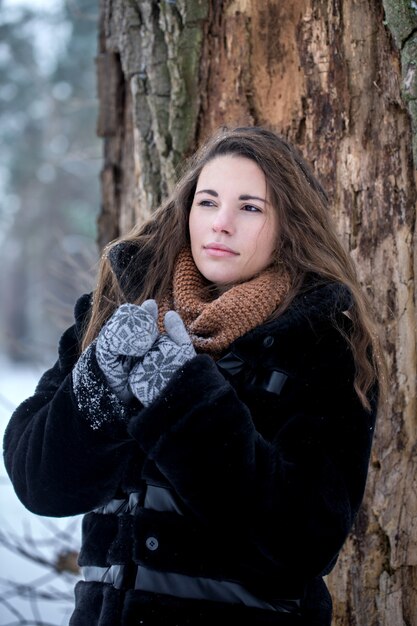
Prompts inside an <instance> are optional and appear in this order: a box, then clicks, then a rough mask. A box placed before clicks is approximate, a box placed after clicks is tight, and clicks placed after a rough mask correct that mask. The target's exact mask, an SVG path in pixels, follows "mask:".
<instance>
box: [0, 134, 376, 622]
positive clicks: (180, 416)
mask: <svg viewBox="0 0 417 626" xmlns="http://www.w3.org/2000/svg"><path fill="white" fill-rule="evenodd" d="M380 356H381V355H380V347H379V344H378V340H377V338H376V334H375V332H374V329H373V324H372V318H371V315H370V313H369V307H368V305H367V302H366V300H365V297H364V295H363V294H362V291H361V288H360V285H359V282H358V279H357V277H356V273H355V269H354V267H353V264H352V261H351V260H350V258H349V256H348V255H347V253H346V252H345V251H344V249H343V247H342V245H341V243H340V242H339V240H338V238H337V236H336V234H335V230H334V226H333V225H332V223H331V220H330V216H329V213H328V209H327V199H326V195H325V193H324V191H323V189H322V187H321V186H320V184H319V183H318V181H317V180H316V179H315V177H314V176H313V175H312V173H311V171H310V169H309V168H308V166H307V165H306V163H305V162H304V160H303V159H302V158H301V157H300V156H299V154H298V152H297V151H296V150H295V149H294V147H292V146H291V145H290V144H288V143H287V142H286V141H285V140H284V139H282V138H280V137H279V136H277V135H276V134H275V133H273V132H271V131H270V130H268V129H265V128H237V129H232V130H223V131H221V132H220V133H218V134H217V135H215V136H214V137H212V138H211V139H209V140H208V141H207V142H206V144H204V145H203V146H202V147H201V148H200V150H199V151H198V152H197V153H196V154H195V155H194V157H193V158H192V159H191V161H190V163H189V164H188V166H187V170H186V172H185V174H184V175H183V176H182V178H181V180H180V181H179V183H178V185H177V187H176V189H175V191H174V193H173V195H172V197H171V198H170V199H169V200H168V201H167V202H166V204H164V205H163V206H162V207H161V208H160V209H159V210H158V211H156V213H155V214H154V216H153V217H152V218H151V219H150V221H149V222H148V223H146V224H145V225H144V226H142V227H140V228H136V229H134V230H133V231H132V233H131V234H130V235H129V236H128V237H126V238H124V239H122V240H120V241H116V242H113V244H112V245H110V246H109V247H108V248H107V250H106V251H105V254H104V256H103V259H102V263H101V269H100V273H99V280H98V284H97V288H96V289H95V290H94V293H93V294H92V297H91V296H90V295H86V296H83V297H82V298H81V299H80V300H79V302H78V303H77V306H76V309H75V325H74V326H72V327H71V328H70V329H69V330H67V331H66V333H64V335H63V337H62V339H61V342H60V346H59V359H58V361H57V363H56V364H55V365H54V367H53V368H52V369H50V370H49V371H47V372H46V373H45V374H44V376H43V377H42V379H41V380H40V382H39V385H38V387H37V389H36V392H35V394H34V396H33V397H31V398H29V399H28V400H26V401H25V402H23V404H22V405H21V406H20V407H19V408H18V409H17V410H16V412H15V413H14V415H13V416H12V418H11V421H10V423H9V425H8V428H7V431H6V434H5V462H6V467H7V469H8V472H9V474H10V476H11V479H12V481H13V484H14V486H15V489H16V492H17V494H18V496H19V498H20V499H21V500H22V502H23V503H24V504H25V506H26V507H27V508H28V509H30V510H31V511H33V512H35V513H38V514H41V515H54V516H69V515H76V514H80V513H86V515H85V517H84V520H83V545H82V549H81V552H80V556H79V562H80V565H81V567H82V570H83V574H84V580H83V581H81V582H79V583H78V584H77V586H76V607H75V610H74V613H73V615H72V618H71V622H70V624H71V626H81V625H82V626H84V625H85V626H87V625H88V626H93V625H99V626H107V625H110V624H111V625H115V624H123V625H128V624H129V625H130V624H143V625H145V626H147V625H148V626H153V625H155V626H156V625H158V626H161V625H165V624H166V625H169V626H174V625H176V626H186V625H190V626H202V625H205V626H208V625H209V624H210V625H212V624H213V622H214V620H215V619H217V618H219V619H220V620H222V619H223V620H224V619H230V620H231V621H232V620H238V623H239V620H240V619H243V618H245V619H249V620H250V623H253V624H257V625H258V624H259V625H263V624H277V625H281V624H294V625H297V624H300V625H301V624H303V625H304V626H305V625H308V626H312V625H314V624H317V625H320V626H325V625H329V624H330V622H331V599H330V596H329V593H328V591H327V588H326V586H325V584H324V582H323V576H325V575H327V574H328V573H329V572H330V571H331V570H332V568H333V567H334V565H335V563H336V560H337V557H338V553H339V551H340V549H341V548H342V546H343V544H344V542H345V540H346V537H347V535H348V533H349V532H350V530H351V528H352V524H353V522H354V519H355V516H356V513H357V511H358V508H359V506H360V504H361V501H362V498H363V494H364V488H365V482H366V476H367V471H368V463H369V455H370V449H371V443H372V436H373V430H374V425H375V416H376V409H377V396H378V395H380V392H381V377H382V373H381V365H380V364H381V358H380Z"/></svg>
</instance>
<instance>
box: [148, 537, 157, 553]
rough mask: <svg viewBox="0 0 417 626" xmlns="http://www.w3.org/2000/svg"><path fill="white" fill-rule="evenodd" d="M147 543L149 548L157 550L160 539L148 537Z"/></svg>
mask: <svg viewBox="0 0 417 626" xmlns="http://www.w3.org/2000/svg"><path fill="white" fill-rule="evenodd" d="M145 545H146V547H147V548H148V550H157V549H158V546H159V541H158V539H157V538H156V537H148V538H147V540H146V541H145Z"/></svg>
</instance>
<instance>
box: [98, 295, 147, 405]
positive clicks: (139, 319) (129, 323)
mask: <svg viewBox="0 0 417 626" xmlns="http://www.w3.org/2000/svg"><path fill="white" fill-rule="evenodd" d="M157 315H158V309H157V304H156V302H155V300H146V301H145V302H144V303H143V304H142V306H137V305H136V304H122V305H121V306H120V307H119V308H118V309H117V310H116V311H115V312H114V313H113V315H112V316H111V317H110V319H109V320H108V321H107V322H106V324H105V325H104V326H103V328H102V329H101V331H100V333H99V335H98V337H97V343H96V358H97V362H98V364H99V366H100V368H101V370H102V372H103V373H104V375H105V376H106V379H107V382H108V384H109V386H110V388H111V389H112V391H113V392H114V393H115V394H116V395H117V396H118V398H120V400H123V401H124V402H128V401H129V400H131V399H132V397H133V395H132V392H131V390H130V386H129V373H130V370H131V369H132V366H133V365H134V363H135V362H136V361H137V360H138V358H140V357H142V356H143V355H144V354H145V353H146V352H147V351H148V350H149V348H150V347H151V346H152V345H153V343H154V342H155V341H156V338H157V337H158V334H159V333H158V327H157V321H156V318H157Z"/></svg>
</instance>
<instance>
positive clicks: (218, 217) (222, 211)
mask: <svg viewBox="0 0 417 626" xmlns="http://www.w3.org/2000/svg"><path fill="white" fill-rule="evenodd" d="M189 228H190V238H191V252H192V255H193V258H194V262H195V264H196V266H197V268H198V269H199V271H200V272H201V274H203V276H204V277H205V278H206V279H207V280H209V281H211V282H212V283H215V284H216V285H225V284H228V283H229V284H230V283H231V284H233V283H237V282H240V281H244V280H248V279H249V278H251V277H252V276H254V275H255V274H257V273H258V272H260V271H261V270H263V269H264V268H265V267H267V266H268V265H269V264H270V262H271V261H272V255H273V252H274V249H275V246H276V241H277V231H278V225H277V216H276V213H275V211H274V209H273V207H272V206H271V203H270V201H269V198H268V193H267V185H266V179H265V175H264V173H263V171H262V170H261V169H260V167H258V165H257V164H256V163H255V162H254V161H252V160H251V159H247V158H245V157H241V156H237V155H224V156H219V157H216V158H214V159H213V160H212V161H209V162H208V163H207V165H205V167H204V168H203V169H202V171H201V174H200V176H199V178H198V181H197V187H196V191H195V194H194V199H193V204H192V207H191V212H190V218H189Z"/></svg>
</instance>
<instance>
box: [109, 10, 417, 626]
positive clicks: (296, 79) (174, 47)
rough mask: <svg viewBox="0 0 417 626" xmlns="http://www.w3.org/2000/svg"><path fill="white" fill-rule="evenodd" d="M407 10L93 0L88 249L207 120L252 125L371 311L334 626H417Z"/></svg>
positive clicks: (161, 180) (156, 182) (119, 222)
mask: <svg viewBox="0 0 417 626" xmlns="http://www.w3.org/2000/svg"><path fill="white" fill-rule="evenodd" d="M384 6H385V10H384ZM398 7H400V8H398ZM401 7H402V8H401ZM404 7H405V8H404ZM407 7H408V3H406V2H405V0H403V1H402V2H394V0H385V2H384V5H383V3H382V0H381V1H376V0H375V1H372V0H368V1H366V0H361V1H359V2H352V1H351V0H332V1H331V2H324V1H323V0H294V1H293V2H289V3H281V2H272V1H271V0H269V1H268V0H267V1H263V0H252V1H250V0H178V1H175V0H170V1H164V2H163V1H156V0H136V1H133V0H101V15H102V19H101V25H100V50H99V56H98V77H99V81H98V84H99V98H100V103H101V112H100V117H99V124H98V132H99V134H100V136H102V137H103V138H104V156H105V164H104V168H103V173H102V183H103V207H102V214H101V218H100V221H99V245H100V247H102V246H103V245H105V243H107V242H108V241H110V240H111V239H113V238H114V237H116V236H118V235H119V234H123V233H125V232H127V230H128V229H129V228H130V227H131V226H132V225H133V224H134V223H138V222H141V221H142V220H144V219H146V218H147V217H148V216H149V215H150V214H151V212H152V211H153V210H154V209H155V208H156V207H157V206H158V204H159V203H160V201H161V199H163V198H164V197H166V196H167V195H168V194H169V193H170V191H171V190H172V187H173V185H174V183H175V179H176V175H177V170H178V166H179V165H180V164H181V163H182V161H183V160H184V159H185V158H186V157H187V156H188V155H189V154H190V153H191V152H192V151H193V150H194V148H195V147H196V146H197V145H198V143H199V142H200V141H201V140H202V139H203V138H205V137H206V136H207V135H208V134H209V133H211V132H212V131H213V130H214V129H216V128H217V127H218V126H220V125H231V126H233V125H237V124H267V125H269V126H271V127H272V128H274V129H276V130H277V131H278V132H280V133H282V134H283V135H285V136H286V137H288V138H289V139H290V140H291V141H292V142H294V143H295V144H296V145H298V146H299V147H300V148H301V150H302V152H303V153H304V155H305V156H306V157H307V159H308V160H309V161H310V162H311V163H312V165H313V167H314V169H315V172H316V174H317V175H318V177H319V178H320V180H321V181H322V183H323V184H324V186H325V187H326V189H327V191H328V192H329V195H330V197H331V199H332V211H333V215H334V218H335V220H336V223H337V226H338V231H339V234H340V236H341V238H342V240H343V241H344V243H345V245H346V246H347V247H348V249H349V250H350V252H351V254H352V256H353V257H354V259H355V261H356V263H357V265H358V268H359V274H360V278H361V281H362V284H363V286H364V289H365V290H366V291H367V292H368V293H369V295H370V297H371V299H372V301H373V305H374V307H375V310H376V312H377V316H378V321H379V324H380V327H381V330H382V332H383V339H384V346H385V350H386V355H387V359H388V365H389V385H390V397H389V400H388V403H387V405H386V406H384V407H381V411H380V415H379V421H378V425H377V431H376V436H375V443H374V447H373V454H372V463H371V468H370V474H369V479H368V484H367V490H366V496H365V501H364V504H363V506H362V508H361V511H360V514H359V516H358V518H357V521H356V524H355V527H354V530H353V532H352V533H351V535H350V537H349V539H348V541H347V543H346V546H345V547H344V549H343V551H342V554H341V556H340V559H339V562H338V564H337V566H336V568H335V569H334V571H333V572H332V573H331V574H330V575H329V577H328V583H329V586H330V590H331V593H332V596H333V600H334V625H335V626H348V625H349V626H356V625H357V626H377V625H378V626H382V625H384V626H385V625H386V626H402V625H404V626H411V625H416V624H417V593H416V589H417V484H416V483H417V478H416V477H417V459H416V444H415V442H416V440H417V437H416V435H417V422H416V309H415V302H416V281H415V275H416V269H417V266H416V255H415V249H416V239H415V225H416V215H415V213H416V211H415V209H416V179H415V168H414V164H413V151H412V147H413V143H414V144H416V141H415V137H414V135H415V133H413V129H415V128H417V125H416V124H417V123H416V120H417V109H416V106H417V105H416V98H417V86H416V85H417V82H416V81H417V78H416V77H417V74H416V72H415V68H416V62H417V61H416V49H417V46H416V44H415V30H416V25H417V22H416V21H415V20H416V19H417V18H415V12H414V13H413V12H412V10H411V9H409V7H408V8H407ZM410 7H411V4H410ZM404 12H405V13H404ZM400 14H401V16H402V17H404V16H405V17H404V19H405V22H404V19H401V20H400V19H399V15H400ZM403 14H404V15H403ZM407 20H408V21H407ZM404 24H405V26H404ZM391 33H392V34H391ZM415 153H416V154H417V149H416V150H415Z"/></svg>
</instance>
